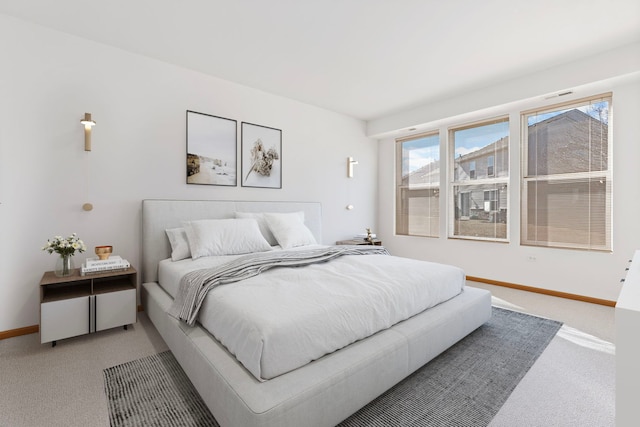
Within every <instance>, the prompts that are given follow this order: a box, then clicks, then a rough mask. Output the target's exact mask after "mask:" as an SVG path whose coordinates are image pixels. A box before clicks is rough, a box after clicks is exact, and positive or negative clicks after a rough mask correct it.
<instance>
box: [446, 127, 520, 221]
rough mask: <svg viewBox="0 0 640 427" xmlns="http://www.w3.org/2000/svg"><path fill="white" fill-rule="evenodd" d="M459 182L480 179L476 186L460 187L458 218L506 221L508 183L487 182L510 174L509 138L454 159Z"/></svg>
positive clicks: (454, 170)
mask: <svg viewBox="0 0 640 427" xmlns="http://www.w3.org/2000/svg"><path fill="white" fill-rule="evenodd" d="M453 174H454V180H455V181H456V182H465V183H468V182H469V181H480V182H479V183H478V184H476V185H471V186H459V187H458V189H459V191H458V193H457V195H456V197H458V200H457V202H458V203H456V206H458V209H457V210H456V216H455V218H456V219H481V220H487V221H491V222H506V220H507V208H508V206H507V185H506V183H500V182H498V183H497V182H495V181H494V182H489V181H488V182H486V183H484V184H483V183H481V182H482V181H485V180H492V179H496V178H504V179H508V177H509V137H508V136H507V137H504V138H500V139H499V140H498V141H496V142H494V143H492V144H489V145H487V146H485V147H482V148H481V149H479V150H476V151H473V152H471V153H469V154H465V155H463V156H459V157H457V158H456V159H455V161H454V168H453Z"/></svg>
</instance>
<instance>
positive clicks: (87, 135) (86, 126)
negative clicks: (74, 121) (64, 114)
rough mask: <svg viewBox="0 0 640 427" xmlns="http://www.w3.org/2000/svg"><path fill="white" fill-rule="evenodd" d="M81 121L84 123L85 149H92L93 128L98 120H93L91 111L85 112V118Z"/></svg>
mask: <svg viewBox="0 0 640 427" xmlns="http://www.w3.org/2000/svg"><path fill="white" fill-rule="evenodd" d="M80 123H82V124H83V125H84V151H91V128H92V127H93V126H95V124H96V122H94V121H93V120H91V113H84V119H82V120H80Z"/></svg>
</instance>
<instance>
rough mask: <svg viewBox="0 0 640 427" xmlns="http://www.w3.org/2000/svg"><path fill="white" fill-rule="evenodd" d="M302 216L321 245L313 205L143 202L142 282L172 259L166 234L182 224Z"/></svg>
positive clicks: (318, 215)
mask: <svg viewBox="0 0 640 427" xmlns="http://www.w3.org/2000/svg"><path fill="white" fill-rule="evenodd" d="M298 211H303V212H304V222H305V224H306V226H307V227H308V228H309V230H311V232H312V233H313V235H314V237H315V238H316V241H317V242H318V243H322V207H321V206H320V203H316V202H251V201H227V200H152V199H149V200H143V201H142V272H141V273H142V282H143V283H145V282H156V281H158V263H159V262H160V261H161V260H163V259H166V258H169V257H170V256H171V246H170V245H169V239H168V238H167V234H166V233H165V230H166V229H167V228H175V227H180V226H182V221H194V220H199V219H223V218H234V217H235V212H298Z"/></svg>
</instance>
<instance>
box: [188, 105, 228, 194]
mask: <svg viewBox="0 0 640 427" xmlns="http://www.w3.org/2000/svg"><path fill="white" fill-rule="evenodd" d="M237 152H238V122H237V121H236V120H233V119H227V118H225V117H218V116H213V115H210V114H205V113H198V112H197V111H191V110H187V155H186V178H187V184H198V185H221V186H228V187H235V186H237V185H238V178H237V175H238V173H237V172H238V159H237V156H238V153H237Z"/></svg>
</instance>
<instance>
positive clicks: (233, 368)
mask: <svg viewBox="0 0 640 427" xmlns="http://www.w3.org/2000/svg"><path fill="white" fill-rule="evenodd" d="M265 212H268V213H274V214H275V213H281V214H286V215H293V214H294V213H295V214H296V215H298V214H299V215H300V216H301V218H304V221H303V222H304V225H305V228H306V229H307V230H308V231H309V233H310V234H311V235H312V236H313V239H314V240H315V242H316V243H321V242H322V232H321V224H322V221H321V206H320V204H319V203H305V202H251V201H180V200H144V201H143V202H142V269H141V275H142V281H143V284H142V288H141V300H142V304H143V307H144V310H145V312H146V313H147V315H148V316H149V318H150V319H151V321H152V322H153V324H154V325H155V327H156V328H157V330H158V331H159V333H160V335H161V336H162V337H163V339H164V340H165V342H166V343H167V345H168V346H169V348H170V349H171V351H172V352H173V354H174V356H175V357H176V359H177V360H178V362H179V363H180V365H181V366H182V367H183V369H184V371H185V372H186V374H187V375H188V377H189V378H190V380H191V382H192V383H193V384H194V386H195V387H196V389H197V390H198V392H199V393H200V395H201V396H202V398H203V400H204V401H205V403H206V404H207V406H208V407H209V409H210V410H211V412H212V414H213V415H214V416H215V417H216V419H217V420H218V422H219V423H220V425H221V426H223V427H228V426H243V427H253V426H256V427H257V426H262V427H271V426H300V425H305V426H334V425H336V424H338V423H339V422H341V421H342V420H344V419H346V418H347V417H348V416H349V415H351V414H353V413H355V412H356V411H357V410H358V409H360V408H362V407H363V406H364V405H366V404H367V403H368V402H370V401H371V400H373V399H374V398H375V397H377V396H379V395H380V394H382V393H383V392H384V391H386V390H388V389H389V388H391V387H392V386H393V385H395V384H396V383H398V382H399V381H401V380H402V379H403V378H405V377H406V376H408V375H409V374H411V373H412V372H414V371H415V370H417V369H418V368H420V367H421V366H423V365H424V364H425V363H427V362H428V361H430V360H431V359H433V358H434V357H436V356H437V355H438V354H440V353H441V352H442V351H444V350H446V349H447V348H448V347H450V346H451V345H452V344H454V343H455V342H457V341H458V340H460V339H461V338H463V337H465V336H466V335H467V334H469V333H470V332H472V331H473V330H474V329H476V328H477V327H478V326H480V325H482V324H483V323H484V322H486V321H487V320H488V319H489V318H490V316H491V298H490V293H489V292H487V291H485V290H481V289H476V288H468V287H463V288H462V289H461V290H460V292H456V293H455V295H454V294H446V292H450V291H445V290H444V289H445V288H443V290H442V291H441V292H444V294H443V296H441V299H442V300H443V301H441V302H437V303H434V304H433V306H431V307H430V308H428V309H426V310H422V311H419V312H417V313H416V314H411V315H410V317H409V318H407V319H406V320H402V321H399V322H395V320H393V319H391V320H389V321H390V322H392V325H391V326H390V327H385V328H384V329H383V330H380V331H378V332H375V333H374V334H373V335H370V336H367V337H363V338H357V339H354V338H353V337H352V338H349V339H348V340H350V341H353V342H352V343H350V344H347V345H346V346H344V347H341V348H339V349H336V350H335V351H331V352H329V353H328V354H325V355H322V356H321V357H316V356H313V355H312V356H309V357H310V359H311V360H312V361H311V362H308V363H307V362H306V361H304V358H302V359H303V360H302V361H296V362H295V363H297V364H298V365H299V366H298V365H295V364H294V365H287V366H279V365H278V364H277V363H276V364H275V365H273V366H270V365H267V364H263V361H261V360H258V361H257V362H251V361H246V360H243V359H242V357H241V355H240V354H239V353H238V354H237V356H238V357H236V355H234V354H235V353H236V351H237V348H236V347H238V345H237V344H233V342H230V341H229V340H233V338H234V335H235V336H236V337H241V338H243V337H245V336H248V335H251V334H250V333H246V332H240V333H230V334H227V336H226V337H225V336H219V335H218V334H219V333H221V332H220V331H213V333H212V332H210V330H211V329H209V330H208V329H207V328H205V327H204V326H203V324H207V320H206V319H205V317H206V316H205V315H200V317H198V321H197V322H195V323H194V325H193V326H189V325H188V324H187V323H186V322H184V321H182V320H178V319H177V318H176V317H177V316H175V306H176V304H175V303H174V297H175V296H176V293H177V292H179V291H178V288H177V287H176V286H177V284H176V282H177V281H178V279H177V278H178V277H180V276H181V275H182V274H183V273H184V272H185V271H190V270H192V269H193V268H192V267H188V266H189V264H190V263H191V265H196V264H197V263H202V264H206V263H207V262H209V261H208V259H207V256H200V257H199V258H198V259H196V257H198V254H197V253H196V252H193V253H192V256H193V257H194V259H193V260H190V259H185V260H176V261H175V262H174V261H172V260H171V257H172V254H173V255H175V251H174V250H172V245H171V244H170V243H169V239H168V238H167V231H166V230H172V229H173V230H175V229H177V228H180V227H182V226H183V224H184V222H185V221H191V222H192V224H198V223H205V222H206V220H224V219H231V218H237V217H242V213H246V214H247V216H248V217H251V215H259V214H261V213H265ZM235 223H237V222H234V224H235ZM247 224H248V222H247ZM251 225H252V226H253V224H251ZM267 240H269V239H267ZM173 243H175V242H173ZM319 246H323V245H319ZM310 247H314V248H315V246H310ZM173 249H175V248H173ZM285 249H286V248H285ZM295 249H296V248H293V249H292V250H295ZM292 250H290V251H292ZM322 250H323V251H332V252H335V251H336V250H334V249H333V248H330V247H327V248H323V249H322ZM204 254H205V255H206V253H204ZM200 255H202V254H200ZM349 255H355V254H353V253H350V254H349ZM360 255H364V256H340V257H339V259H338V260H336V261H335V262H334V261H331V262H329V263H325V264H332V263H335V264H337V265H341V267H340V268H355V267H352V265H355V264H356V263H355V262H350V263H346V261H345V259H354V260H355V259H357V260H358V262H361V263H364V262H365V260H367V261H366V262H370V261H368V259H371V260H373V259H374V257H385V258H379V260H378V261H376V263H377V264H380V260H383V261H384V262H391V261H390V260H389V259H390V258H395V257H389V256H388V255H381V254H378V253H376V254H360ZM268 256H271V255H269V254H268ZM244 258H245V257H244V255H242V254H240V255H239V256H238V259H239V260H242V259H244ZM338 261H339V262H338ZM181 266H187V267H181ZM310 268H316V265H315V264H314V265H310V266H308V267H300V268H297V269H295V270H296V274H298V273H299V274H303V273H304V272H305V271H306V270H305V269H310ZM318 268H319V267H318ZM323 268H324V267H323ZM183 269H184V270H183ZM275 270H286V269H273V270H272V271H275ZM243 271H244V270H243ZM272 271H267V272H265V273H262V275H261V276H260V277H266V278H267V279H269V278H271V277H272V276H269V274H272ZM274 274H275V273H274ZM340 274H342V275H343V276H345V274H344V271H343V273H340ZM355 275H356V274H353V277H355ZM273 277H275V276H273ZM349 277H351V276H349ZM252 280H253V281H255V280H258V277H252V278H248V279H245V280H242V281H240V282H238V287H239V288H240V289H242V286H245V289H249V291H245V294H244V295H245V296H246V298H247V302H246V303H247V305H249V306H251V304H252V302H251V301H249V296H250V295H251V294H252V293H255V290H256V289H259V288H258V287H254V288H251V287H249V285H247V283H249V284H251V283H252ZM269 281H272V280H269ZM382 281H388V279H384V280H382ZM462 281H463V282H464V277H462ZM273 282H277V280H273ZM231 286H233V285H230V286H228V287H227V286H220V287H219V288H217V289H222V288H224V289H227V288H230V287H231ZM280 286H288V285H286V284H281V285H280ZM217 289H216V290H217ZM286 289H287V296H288V295H289V292H290V289H291V288H286ZM269 292H271V291H269ZM383 292H389V290H384V291H383ZM213 293H214V292H211V294H213ZM266 293H267V291H265V294H264V295H266ZM218 294H221V295H223V293H222V292H218ZM241 295H242V294H241ZM242 298H244V297H242ZM257 298H258V299H260V298H262V296H257ZM292 298H293V297H292ZM394 298H395V297H394ZM229 299H233V298H231V297H227V296H225V297H224V298H222V300H229ZM354 299H356V300H357V299H359V297H358V298H354ZM211 300H213V297H210V296H207V297H206V299H205V300H204V303H203V305H204V306H206V305H207V304H214V302H210V301H211ZM366 306H367V305H365V308H366ZM379 309H380V310H382V309H381V308H380V307H377V308H376V310H379ZM416 309H418V310H419V308H416ZM215 311H217V310H214V312H215ZM304 311H305V313H306V312H310V311H312V310H311V309H307V308H305V309H304ZM393 311H394V310H390V312H393ZM169 312H172V313H173V315H170V314H169ZM222 317H226V315H223V316H222ZM209 328H210V327H209ZM222 329H223V331H222V332H224V329H225V328H222ZM276 332H277V331H276ZM358 333H360V332H358ZM214 334H216V336H218V338H219V339H216V338H215V337H214ZM284 335H290V333H289V332H287V333H285V334H284ZM259 339H260V338H259ZM262 340H263V341H266V340H265V339H264V338H262ZM269 340H272V338H269ZM221 341H222V342H224V343H225V345H226V346H225V345H223V344H222V343H221ZM241 341H242V340H241ZM243 343H244V341H242V343H241V345H240V347H242V344H243ZM234 345H235V346H236V347H234ZM337 345H341V344H337ZM317 351H320V350H317ZM232 352H233V353H234V354H232ZM296 354H297V353H296ZM239 359H240V360H242V363H241V362H240V361H239ZM279 359H283V357H282V356H278V357H276V358H275V360H276V361H277V360H279ZM252 363H253V365H252ZM292 363H293V362H292ZM252 366H253V368H252Z"/></svg>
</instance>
